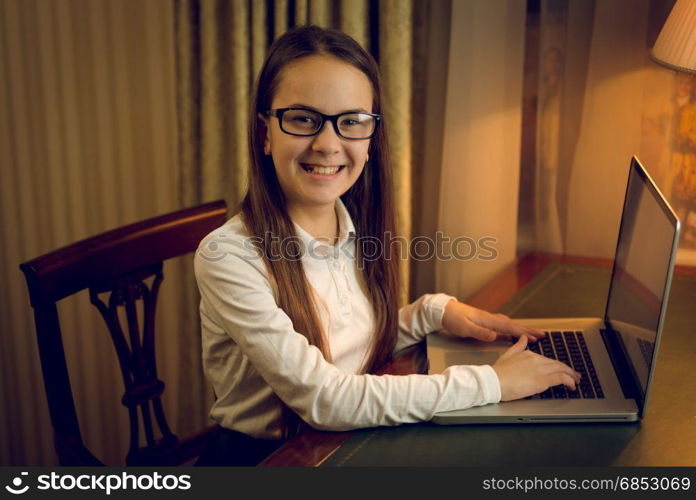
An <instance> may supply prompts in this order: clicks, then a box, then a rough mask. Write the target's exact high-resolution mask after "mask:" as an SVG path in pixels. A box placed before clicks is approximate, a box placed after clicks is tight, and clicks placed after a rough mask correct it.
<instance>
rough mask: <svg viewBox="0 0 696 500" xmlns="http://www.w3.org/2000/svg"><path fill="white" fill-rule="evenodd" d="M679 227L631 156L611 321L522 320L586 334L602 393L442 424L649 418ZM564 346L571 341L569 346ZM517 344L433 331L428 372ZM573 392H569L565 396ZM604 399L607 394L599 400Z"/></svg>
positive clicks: (460, 413) (531, 402)
mask: <svg viewBox="0 0 696 500" xmlns="http://www.w3.org/2000/svg"><path fill="white" fill-rule="evenodd" d="M679 231H680V224H679V219H678V218H677V216H676V214H675V213H674V211H673V210H672V208H671V207H670V206H669V204H668V203H667V201H666V200H665V198H664V197H663V196H662V194H661V193H660V191H659V189H658V188H657V186H656V185H655V183H654V182H653V181H652V179H651V178H650V176H649V175H648V173H647V172H646V170H645V168H643V166H642V165H641V164H640V162H639V161H638V159H637V158H635V157H634V158H632V159H631V165H630V170H629V176H628V185H627V188H626V196H625V199H624V206H623V213H622V216H621V226H620V229H619V237H618V243H617V247H616V253H615V256H614V266H613V269H612V276H611V282H610V286H609V295H608V298H607V302H606V308H605V314H604V318H603V319H602V318H547V319H543V318H542V319H517V318H515V321H516V322H518V323H521V324H523V325H527V326H531V327H533V328H538V329H540V330H544V331H547V332H560V335H556V334H554V335H556V341H558V339H559V338H566V339H567V340H568V341H571V340H572V339H571V338H570V337H567V336H565V337H564V335H566V334H565V333H564V332H568V333H571V332H581V333H582V337H583V338H584V340H585V343H586V351H583V352H585V354H582V356H584V357H587V355H588V354H589V357H590V358H591V360H592V364H593V365H594V369H595V371H596V375H597V379H598V381H599V385H600V386H601V389H598V388H595V389H594V393H592V394H590V393H588V394H587V396H588V397H584V396H585V395H584V394H583V395H582V397H578V396H577V395H575V396H574V398H572V399H571V398H562V399H556V398H548V391H547V393H546V394H545V395H544V396H545V397H547V399H542V398H541V397H540V395H537V396H534V398H531V399H522V400H517V401H509V402H504V403H498V404H490V405H485V406H479V407H474V408H469V409H466V410H457V411H451V412H443V413H438V414H436V415H435V416H434V418H433V419H432V422H434V423H436V424H443V425H450V424H482V423H533V422H537V423H544V422H633V421H637V420H639V419H640V418H642V417H643V415H644V413H645V408H646V405H647V401H648V396H649V394H650V386H651V384H652V379H653V376H654V373H655V361H656V359H657V352H658V349H659V345H660V337H661V332H662V325H663V322H664V317H665V312H666V309H667V299H668V296H669V290H670V286H671V281H672V271H673V269H674V259H675V256H676V250H677V244H678V241H679ZM564 342H565V341H564ZM511 345H512V344H511V342H510V341H503V340H499V341H496V342H480V341H476V340H471V339H461V338H457V337H453V336H450V335H447V334H446V332H442V333H433V334H431V335H429V336H428V338H427V351H428V372H429V373H442V372H443V371H444V370H445V369H446V368H447V367H448V366H451V365H486V364H489V365H492V364H493V363H494V362H495V360H496V359H497V358H498V356H500V355H501V354H502V353H503V352H504V351H505V350H507V349H508V348H509V347H510V346H511ZM566 392H567V391H566ZM599 396H603V397H599Z"/></svg>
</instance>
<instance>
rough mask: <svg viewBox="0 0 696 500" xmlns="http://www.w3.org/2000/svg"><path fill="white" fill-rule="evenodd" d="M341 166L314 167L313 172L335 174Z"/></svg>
mask: <svg viewBox="0 0 696 500" xmlns="http://www.w3.org/2000/svg"><path fill="white" fill-rule="evenodd" d="M338 169H339V167H314V168H313V169H312V172H313V173H315V174H324V175H333V174H335V173H336V172H338Z"/></svg>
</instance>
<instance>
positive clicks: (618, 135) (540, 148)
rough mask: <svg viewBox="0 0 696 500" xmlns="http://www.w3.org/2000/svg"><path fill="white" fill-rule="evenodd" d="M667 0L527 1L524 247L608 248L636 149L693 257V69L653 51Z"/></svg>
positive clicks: (601, 251)
mask: <svg viewBox="0 0 696 500" xmlns="http://www.w3.org/2000/svg"><path fill="white" fill-rule="evenodd" d="M673 4H674V1H673V0H639V1H628V0H621V1H619V0H617V1H615V2H569V1H567V0H543V1H541V2H530V9H529V12H528V17H527V28H528V30H527V42H528V43H527V72H526V79H525V90H524V120H523V134H522V135H523V144H522V158H523V160H522V167H521V169H522V171H521V175H522V179H523V181H522V186H521V188H520V193H521V196H520V233H521V238H520V250H542V251H551V252H557V253H566V254H579V255H591V256H601V257H611V256H613V253H614V249H615V245H616V235H617V234H618V226H619V220H620V216H621V207H622V204H623V196H624V191H625V187H626V179H627V176H628V165H629V160H630V158H631V156H632V155H636V156H638V158H639V159H640V160H641V161H642V163H643V165H644V166H645V167H646V168H647V170H648V172H649V173H650V174H651V176H652V177H653V178H654V180H655V182H656V183H657V184H658V186H659V187H660V189H661V190H662V192H663V194H664V195H665V196H666V197H667V199H668V200H669V201H670V202H671V204H672V205H673V206H674V208H675V210H676V211H677V213H678V215H679V216H680V218H681V219H682V224H683V229H682V241H681V245H680V250H679V253H678V262H681V263H685V264H692V265H693V264H696V187H694V186H696V134H695V133H694V131H695V130H696V112H694V109H696V76H695V75H688V74H685V73H677V72H675V71H672V70H669V69H666V68H663V67H662V66H659V65H657V64H655V63H654V62H653V61H651V60H650V59H649V52H650V49H651V48H652V46H653V44H654V43H655V40H656V38H657V35H658V33H659V31H660V29H661V27H662V25H663V23H664V21H665V19H666V18H667V15H668V14H669V12H670V10H671V7H672V5H673Z"/></svg>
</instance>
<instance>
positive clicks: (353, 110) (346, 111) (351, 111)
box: [284, 102, 370, 115]
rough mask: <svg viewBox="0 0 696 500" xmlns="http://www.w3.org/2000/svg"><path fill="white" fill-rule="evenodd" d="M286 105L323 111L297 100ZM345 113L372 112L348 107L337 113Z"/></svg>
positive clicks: (318, 111)
mask: <svg viewBox="0 0 696 500" xmlns="http://www.w3.org/2000/svg"><path fill="white" fill-rule="evenodd" d="M284 107H286V108H303V109H308V110H310V111H316V112H317V113H321V112H322V111H320V110H318V109H317V108H315V107H314V106H309V105H307V104H302V103H299V102H296V103H294V104H288V105H287V106H284ZM343 113H368V114H369V113H370V112H369V111H367V110H366V109H364V108H353V109H347V110H345V111H340V112H338V113H336V114H337V115H340V114H343ZM324 114H328V113H324Z"/></svg>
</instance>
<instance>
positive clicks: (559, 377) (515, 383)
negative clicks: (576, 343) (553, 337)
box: [493, 335, 580, 401]
mask: <svg viewBox="0 0 696 500" xmlns="http://www.w3.org/2000/svg"><path fill="white" fill-rule="evenodd" d="M526 347H527V336H526V335H523V336H521V337H520V339H519V340H518V341H517V342H516V343H515V345H513V346H512V347H511V348H510V349H508V350H507V351H505V352H504V353H503V355H502V356H500V357H499V358H498V359H497V360H496V362H495V363H493V370H495V373H496V374H497V375H498V380H499V381H500V400H501V401H512V400H513V399H521V398H526V397H527V396H532V395H534V394H538V393H540V392H543V391H545V390H546V389H548V388H549V387H552V386H554V385H560V384H563V385H565V386H566V387H567V388H568V389H570V390H571V391H574V390H575V389H576V385H575V384H577V383H578V382H580V374H579V373H578V372H576V371H575V370H573V369H572V368H571V367H570V366H568V365H566V364H564V363H561V362H560V361H556V360H554V359H549V358H546V357H544V356H541V355H539V354H536V353H534V352H532V351H527V350H525V349H526Z"/></svg>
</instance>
